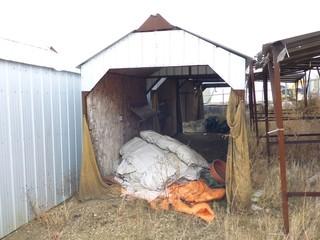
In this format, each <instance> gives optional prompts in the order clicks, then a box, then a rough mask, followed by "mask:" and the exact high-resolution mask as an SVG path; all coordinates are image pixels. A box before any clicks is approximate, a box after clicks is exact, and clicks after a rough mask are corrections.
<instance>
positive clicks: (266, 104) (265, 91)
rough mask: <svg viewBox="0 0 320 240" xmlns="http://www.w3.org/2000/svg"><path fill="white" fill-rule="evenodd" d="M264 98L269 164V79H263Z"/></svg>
mask: <svg viewBox="0 0 320 240" xmlns="http://www.w3.org/2000/svg"><path fill="white" fill-rule="evenodd" d="M263 93H264V94H263V96H264V123H265V130H266V131H265V135H266V147H267V155H268V163H270V145H269V134H268V132H269V119H268V114H269V109H268V104H269V102H268V79H267V77H266V78H265V79H263Z"/></svg>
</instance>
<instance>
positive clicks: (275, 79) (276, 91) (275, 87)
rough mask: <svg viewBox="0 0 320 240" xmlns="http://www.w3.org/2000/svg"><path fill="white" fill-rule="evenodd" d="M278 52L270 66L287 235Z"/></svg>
mask: <svg viewBox="0 0 320 240" xmlns="http://www.w3.org/2000/svg"><path fill="white" fill-rule="evenodd" d="M279 52H280V51H279V50H278V49H277V48H276V46H273V48H272V56H273V60H272V65H273V76H270V77H272V80H271V86H272V92H273V96H274V97H273V100H274V109H275V113H276V125H277V133H278V156H279V164H280V186H281V198H282V216H283V223H284V232H285V233H286V234H288V233H289V205H288V190H287V167H286V153H285V137H284V126H283V119H282V99H281V85H280V66H279V63H278V61H277V57H278V53H279ZM272 65H271V63H269V69H270V70H272Z"/></svg>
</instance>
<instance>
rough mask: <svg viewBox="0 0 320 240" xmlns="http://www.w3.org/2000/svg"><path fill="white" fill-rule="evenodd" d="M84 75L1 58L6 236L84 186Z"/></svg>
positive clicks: (0, 169)
mask: <svg viewBox="0 0 320 240" xmlns="http://www.w3.org/2000/svg"><path fill="white" fill-rule="evenodd" d="M81 107H82V105H81V83H80V75H79V74H76V73H71V72H64V71H62V72H59V71H55V70H53V69H50V68H44V67H37V66H31V65H27V64H20V63H16V62H10V61H3V60H0V238H1V237H3V236H5V235H6V234H8V233H10V232H12V231H14V230H15V229H17V228H18V227H19V226H21V225H22V224H24V223H27V222H28V221H29V220H31V219H32V218H33V217H34V216H35V214H36V213H37V211H44V210H47V209H49V208H51V207H53V206H55V205H57V204H59V203H60V202H62V201H64V200H65V199H67V198H69V197H70V196H72V194H73V193H74V192H75V191H76V190H77V188H78V182H79V181H78V180H79V172H80V160H81V144H82V142H81V141H82V130H81V129H82V123H81V119H82V118H81V115H82V112H81Z"/></svg>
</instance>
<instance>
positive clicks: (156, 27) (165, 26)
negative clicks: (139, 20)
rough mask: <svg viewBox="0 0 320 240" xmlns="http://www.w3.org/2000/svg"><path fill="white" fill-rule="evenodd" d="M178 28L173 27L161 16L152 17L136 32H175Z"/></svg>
mask: <svg viewBox="0 0 320 240" xmlns="http://www.w3.org/2000/svg"><path fill="white" fill-rule="evenodd" d="M174 29H178V27H176V26H173V25H171V24H170V23H169V22H168V21H167V20H166V19H164V18H163V17H162V16H161V15H160V14H156V15H151V16H150V17H149V18H148V19H147V20H146V21H145V22H144V23H143V24H142V25H141V26H140V27H139V28H138V29H137V30H136V31H135V32H151V31H163V30H174Z"/></svg>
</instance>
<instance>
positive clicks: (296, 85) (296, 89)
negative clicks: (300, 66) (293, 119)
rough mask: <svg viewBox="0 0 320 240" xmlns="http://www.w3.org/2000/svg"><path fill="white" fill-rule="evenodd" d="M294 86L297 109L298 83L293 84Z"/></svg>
mask: <svg viewBox="0 0 320 240" xmlns="http://www.w3.org/2000/svg"><path fill="white" fill-rule="evenodd" d="M294 85H295V92H296V108H297V107H298V90H299V81H296V82H295V83H294Z"/></svg>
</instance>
